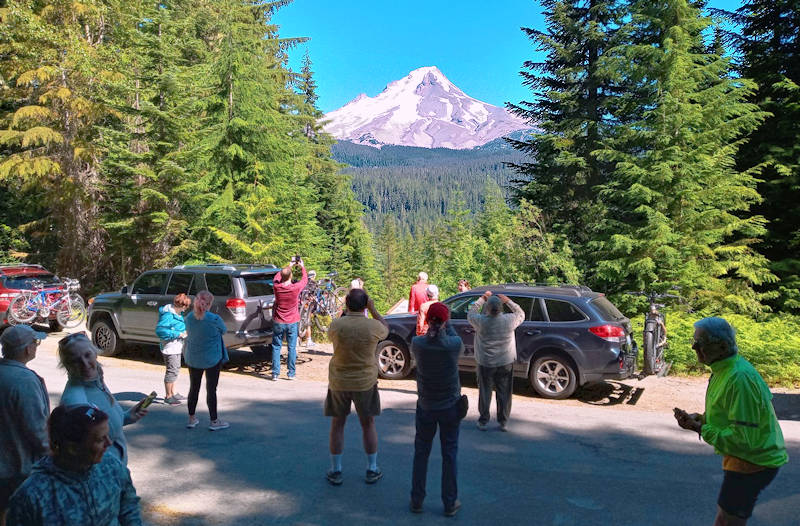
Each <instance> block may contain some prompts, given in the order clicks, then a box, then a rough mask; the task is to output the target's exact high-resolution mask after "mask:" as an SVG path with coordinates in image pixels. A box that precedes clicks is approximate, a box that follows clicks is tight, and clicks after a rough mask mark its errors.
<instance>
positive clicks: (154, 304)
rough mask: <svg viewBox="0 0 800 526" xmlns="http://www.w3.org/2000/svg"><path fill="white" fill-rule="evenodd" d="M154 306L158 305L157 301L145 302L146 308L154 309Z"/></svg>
mask: <svg viewBox="0 0 800 526" xmlns="http://www.w3.org/2000/svg"><path fill="white" fill-rule="evenodd" d="M156 305H158V302H157V301H148V302H147V306H148V307H155V306H156Z"/></svg>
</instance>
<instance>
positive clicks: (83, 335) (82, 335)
mask: <svg viewBox="0 0 800 526" xmlns="http://www.w3.org/2000/svg"><path fill="white" fill-rule="evenodd" d="M80 339H85V340H88V339H89V337H88V336H86V333H85V332H83V331H81V332H73V333H72V334H68V335H67V336H64V337H63V338H61V339H60V340H58V346H59V347H62V346H64V345H68V344H69V343H70V342H71V341H73V340H80Z"/></svg>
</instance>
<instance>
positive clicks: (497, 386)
mask: <svg viewBox="0 0 800 526" xmlns="http://www.w3.org/2000/svg"><path fill="white" fill-rule="evenodd" d="M484 303H485V304H486V307H484ZM504 304H505V305H506V306H508V308H509V309H510V310H511V312H508V313H503V305H504ZM481 308H483V312H481ZM467 321H468V322H469V324H470V325H472V327H473V328H474V329H475V360H476V361H477V362H478V413H479V414H480V416H479V417H478V429H480V430H481V431H486V424H487V422H489V406H490V405H491V403H492V391H495V392H496V395H497V423H498V424H500V431H506V430H507V428H506V426H507V425H508V417H509V415H510V414H511V393H512V388H513V385H514V361H515V360H516V359H517V340H516V337H515V335H514V330H515V329H516V328H517V327H519V326H520V325H521V324H522V322H523V321H525V311H523V310H522V307H520V306H519V305H517V304H516V303H514V302H513V301H511V300H510V299H509V298H508V296H506V295H505V294H498V295H496V296H492V291H490V290H487V291H486V292H484V293H483V296H481V297H480V298H478V301H476V302H475V303H473V304H472V305H471V306H470V308H469V312H468V313H467Z"/></svg>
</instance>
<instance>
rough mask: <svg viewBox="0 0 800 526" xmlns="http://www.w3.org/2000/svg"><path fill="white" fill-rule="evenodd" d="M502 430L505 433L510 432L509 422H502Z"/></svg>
mask: <svg viewBox="0 0 800 526" xmlns="http://www.w3.org/2000/svg"><path fill="white" fill-rule="evenodd" d="M500 431H502V432H503V433H507V432H508V426H507V424H506V423H505V422H503V423H502V424H500Z"/></svg>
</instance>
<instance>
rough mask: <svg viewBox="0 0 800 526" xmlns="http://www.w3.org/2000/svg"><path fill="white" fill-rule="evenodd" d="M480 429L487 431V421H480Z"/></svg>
mask: <svg viewBox="0 0 800 526" xmlns="http://www.w3.org/2000/svg"><path fill="white" fill-rule="evenodd" d="M478 429H480V430H481V431H486V422H481V421H478Z"/></svg>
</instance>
